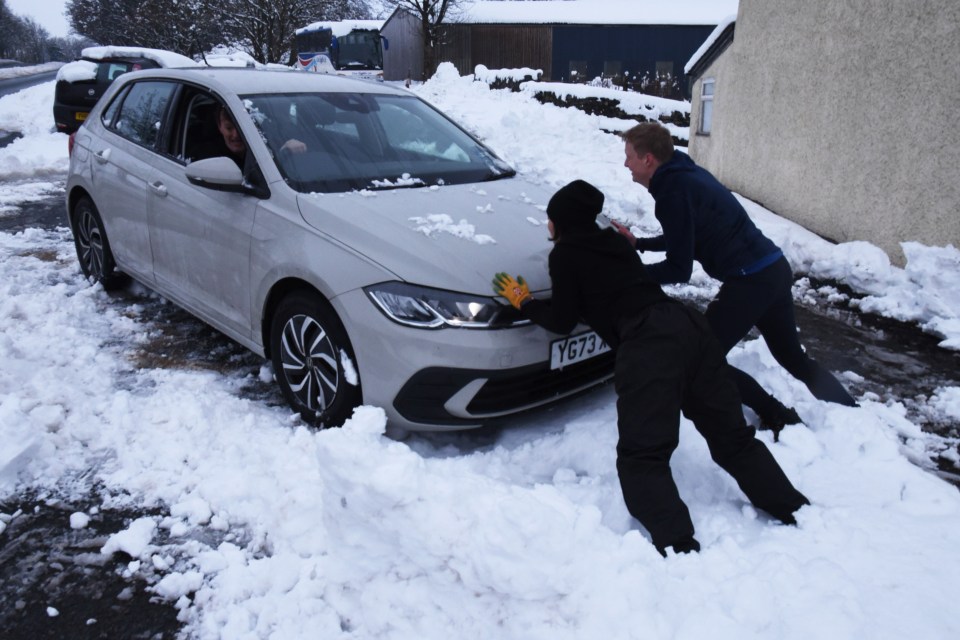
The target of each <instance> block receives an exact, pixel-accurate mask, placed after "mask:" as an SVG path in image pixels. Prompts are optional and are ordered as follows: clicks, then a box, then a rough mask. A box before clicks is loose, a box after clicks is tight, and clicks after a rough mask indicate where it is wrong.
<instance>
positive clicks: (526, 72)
mask: <svg viewBox="0 0 960 640" xmlns="http://www.w3.org/2000/svg"><path fill="white" fill-rule="evenodd" d="M542 75H543V69H531V68H530V67H520V68H519V69H488V68H487V67H486V66H484V65H482V64H478V65H477V66H476V68H474V70H473V77H474V79H475V80H478V81H480V82H486V83H487V84H493V83H494V82H496V81H497V80H507V81H510V82H523V81H524V80H530V79H533V80H539V79H540V76H542Z"/></svg>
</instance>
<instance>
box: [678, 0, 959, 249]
mask: <svg viewBox="0 0 960 640" xmlns="http://www.w3.org/2000/svg"><path fill="white" fill-rule="evenodd" d="M714 66H715V67H718V69H717V71H716V73H717V77H718V80H717V86H716V97H715V106H714V132H713V135H711V136H710V137H709V138H700V137H698V136H695V135H692V134H691V154H692V155H693V157H694V158H695V159H696V160H698V162H701V164H703V165H704V166H705V167H707V168H708V169H709V170H710V171H712V172H713V173H715V174H716V175H717V177H718V178H719V179H720V180H721V181H722V182H723V183H724V184H726V185H727V186H728V187H730V188H731V189H733V190H734V191H737V192H739V193H741V194H743V195H745V196H747V197H749V198H751V199H754V200H757V201H759V202H762V203H763V204H764V205H765V206H766V207H767V208H769V209H771V210H773V211H775V212H776V213H778V214H780V215H783V216H784V217H786V218H788V219H791V220H794V221H795V222H798V223H799V224H801V225H803V226H804V227H806V228H808V229H810V230H811V231H814V232H816V233H819V234H821V235H823V236H825V237H827V238H830V239H833V240H836V241H840V242H844V241H850V240H866V241H869V242H871V243H873V244H876V245H878V246H880V247H881V248H883V249H884V250H885V251H886V252H887V254H888V255H889V256H890V258H891V260H892V261H893V262H894V263H896V264H903V253H902V251H901V249H900V246H899V243H900V242H902V241H906V240H914V241H917V242H921V243H923V244H928V245H935V246H944V245H946V244H953V245H954V246H960V1H958V0H804V1H803V2H796V0H740V7H739V14H738V16H737V25H736V33H735V38H734V42H733V44H732V45H731V46H730V47H729V48H728V49H727V50H726V51H725V52H724V53H723V54H722V55H721V56H720V59H719V60H718V62H717V63H716V64H715V65H714ZM712 72H713V70H712V69H708V70H707V74H710V73H712ZM721 73H722V75H720V74H721ZM696 89H699V85H698V86H697V87H696ZM694 95H695V96H696V95H697V94H694ZM695 100H696V98H695ZM696 108H698V106H697V107H695V109H696Z"/></svg>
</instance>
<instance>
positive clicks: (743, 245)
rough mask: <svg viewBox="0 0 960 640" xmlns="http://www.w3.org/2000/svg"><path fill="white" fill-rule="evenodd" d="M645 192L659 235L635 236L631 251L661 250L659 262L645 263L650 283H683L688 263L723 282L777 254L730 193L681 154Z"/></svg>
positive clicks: (664, 166) (675, 154) (753, 270)
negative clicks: (650, 199)
mask: <svg viewBox="0 0 960 640" xmlns="http://www.w3.org/2000/svg"><path fill="white" fill-rule="evenodd" d="M649 191H650V195H652V196H653V198H654V200H656V203H657V205H656V209H655V215H656V216H657V220H659V221H660V226H661V227H662V228H663V235H660V236H657V237H655V238H638V239H637V245H636V247H637V249H638V250H640V251H666V252H667V257H666V259H665V260H664V261H663V262H658V263H656V264H652V265H647V275H648V276H649V277H650V278H651V279H652V280H654V281H655V282H658V283H660V284H673V283H678V282H687V281H688V280H689V279H690V274H691V272H692V271H693V261H694V260H697V261H699V262H700V264H701V265H702V266H703V269H704V271H706V272H707V273H708V274H709V275H710V276H711V277H713V278H716V279H717V280H720V281H721V282H723V281H725V280H728V279H730V278H735V277H738V276H745V275H749V274H751V273H756V272H757V271H760V270H761V269H763V268H764V267H767V266H769V265H771V264H773V263H774V262H775V261H776V260H777V259H778V258H780V256H782V255H783V252H782V251H780V249H779V247H777V245H775V244H774V243H773V241H771V240H770V239H769V238H767V237H766V236H765V235H763V233H761V232H760V230H759V229H758V228H757V227H756V225H754V224H753V221H752V220H751V219H750V216H748V215H747V212H746V210H745V209H744V208H743V207H742V206H741V205H740V203H739V202H738V201H737V199H736V198H735V197H734V195H733V194H732V193H730V190H729V189H727V188H726V187H724V186H723V185H722V184H720V182H719V181H718V180H717V179H716V178H714V177H713V175H711V174H710V172H709V171H707V170H706V169H703V168H702V167H699V166H697V164H696V163H695V162H694V161H693V160H692V159H691V158H690V156H688V155H687V154H685V153H682V152H680V151H674V152H673V157H672V158H670V160H668V161H667V162H664V163H663V164H662V165H660V166H659V167H658V168H657V170H656V172H654V174H653V177H652V178H651V179H650V187H649Z"/></svg>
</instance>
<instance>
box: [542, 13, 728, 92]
mask: <svg viewBox="0 0 960 640" xmlns="http://www.w3.org/2000/svg"><path fill="white" fill-rule="evenodd" d="M713 29H714V27H713V26H711V25H706V26H658V25H645V26H600V25H598V26H570V27H563V26H557V27H554V29H553V60H552V63H553V78H551V80H555V81H559V80H570V77H569V69H570V61H571V60H585V61H586V62H587V71H586V73H587V76H588V77H589V78H595V77H597V76H600V75H602V74H603V70H604V62H605V61H608V60H614V61H619V62H620V63H621V69H622V70H623V71H624V72H629V73H630V74H631V75H633V74H636V75H637V76H638V77H641V76H643V74H644V72H649V73H650V75H651V76H653V74H654V72H655V71H656V70H657V62H658V61H668V62H672V63H673V75H674V77H677V78H679V79H680V86H681V87H682V89H683V93H684V95H685V96H686V97H689V95H688V92H687V86H686V84H687V83H686V78H684V75H683V67H684V66H685V65H686V64H687V61H688V60H689V59H690V57H691V56H692V55H693V54H694V53H695V52H696V50H697V49H699V48H700V45H701V44H703V42H704V40H706V39H707V36H709V35H710V33H711V32H712V31H713Z"/></svg>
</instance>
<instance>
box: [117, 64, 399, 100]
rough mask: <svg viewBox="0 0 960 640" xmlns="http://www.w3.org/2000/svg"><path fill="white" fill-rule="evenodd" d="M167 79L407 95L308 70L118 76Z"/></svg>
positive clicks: (242, 88)
mask: <svg viewBox="0 0 960 640" xmlns="http://www.w3.org/2000/svg"><path fill="white" fill-rule="evenodd" d="M145 77H154V78H169V79H171V80H181V81H186V82H197V83H200V84H204V85H208V86H209V87H211V88H215V89H220V90H224V89H225V90H227V91H229V92H232V93H235V94H237V95H251V94H261V93H312V92H318V93H324V92H326V93H330V92H336V93H340V92H343V93H379V94H386V95H410V93H409V92H408V91H406V90H404V89H400V88H397V87H393V86H391V85H386V84H384V83H382V82H375V81H368V80H358V79H355V78H347V77H344V76H336V75H333V74H325V73H311V72H308V71H294V70H292V69H291V70H276V69H250V68H240V67H195V68H194V67H192V68H188V69H149V70H144V71H137V72H134V73H130V74H125V75H123V76H121V79H123V80H125V81H127V82H129V81H130V80H133V79H134V78H145Z"/></svg>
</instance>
